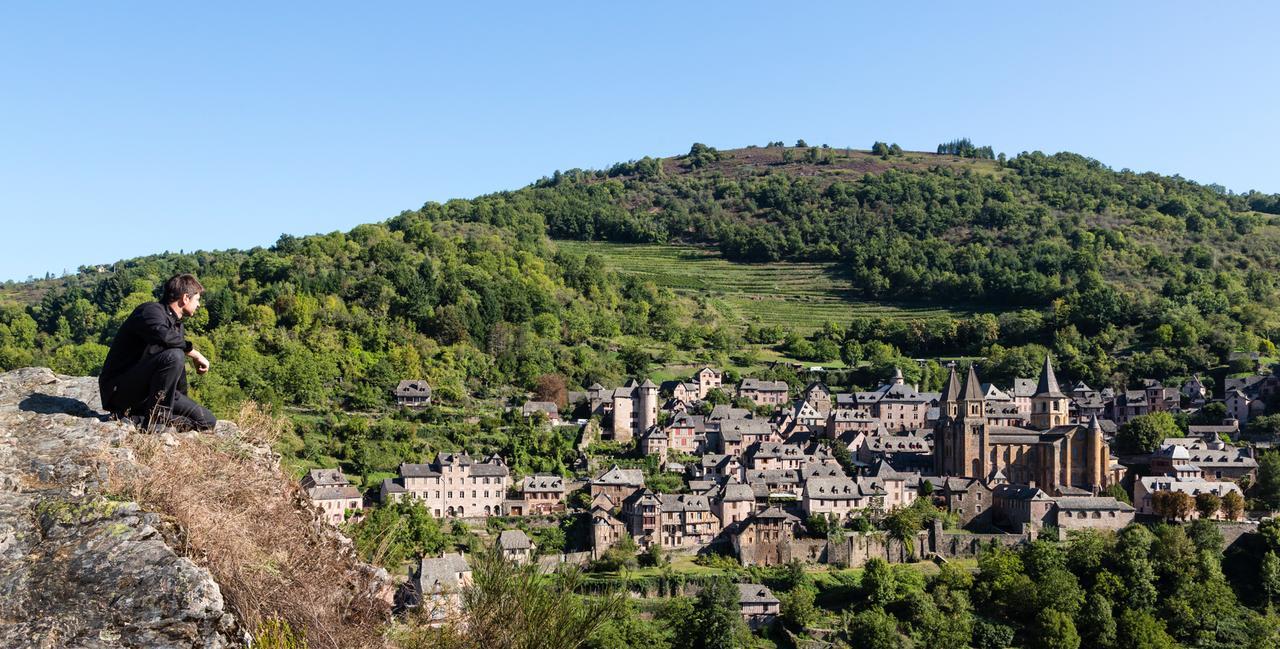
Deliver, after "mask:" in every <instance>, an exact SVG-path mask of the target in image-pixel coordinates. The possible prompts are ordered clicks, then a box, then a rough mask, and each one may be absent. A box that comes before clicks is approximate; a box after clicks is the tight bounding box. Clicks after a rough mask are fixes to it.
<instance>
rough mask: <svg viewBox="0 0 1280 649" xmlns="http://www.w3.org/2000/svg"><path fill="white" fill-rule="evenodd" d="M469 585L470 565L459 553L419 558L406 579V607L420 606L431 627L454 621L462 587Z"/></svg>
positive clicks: (456, 616)
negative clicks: (412, 573)
mask: <svg viewBox="0 0 1280 649" xmlns="http://www.w3.org/2000/svg"><path fill="white" fill-rule="evenodd" d="M469 586H471V566H469V565H468V564H467V559H466V557H464V556H463V555H461V554H453V553H445V554H444V555H443V556H440V557H423V558H422V561H421V562H420V563H419V564H418V570H417V574H415V575H414V576H413V578H412V579H411V580H410V581H409V584H408V596H407V597H406V598H405V603H406V605H407V606H409V607H412V608H421V609H422V610H423V612H424V614H425V617H426V618H427V620H429V622H428V624H429V625H430V626H433V627H438V626H442V625H444V624H447V623H450V622H454V621H457V619H458V618H459V616H460V615H461V613H462V589H464V588H467V587H469Z"/></svg>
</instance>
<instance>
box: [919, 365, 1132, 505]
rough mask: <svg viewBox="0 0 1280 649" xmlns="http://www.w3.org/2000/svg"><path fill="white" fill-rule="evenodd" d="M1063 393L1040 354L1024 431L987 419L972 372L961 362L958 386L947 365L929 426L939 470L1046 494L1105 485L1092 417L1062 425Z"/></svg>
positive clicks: (1106, 459)
mask: <svg viewBox="0 0 1280 649" xmlns="http://www.w3.org/2000/svg"><path fill="white" fill-rule="evenodd" d="M1069 404H1070V398H1069V397H1068V396H1067V395H1066V394H1063V392H1062V390H1061V389H1060V388H1059V387H1058V379H1057V377H1055V376H1054V373H1053V364H1052V362H1051V361H1050V359H1049V358H1048V357H1045V360H1044V369H1042V370H1041V372H1040V380H1039V382H1038V384H1037V385H1036V391H1035V394H1034V395H1033V396H1032V397H1031V416H1030V428H1022V427H1018V426H1006V425H996V424H993V423H989V422H988V419H987V409H986V401H985V397H984V391H983V388H982V385H981V384H980V383H979V382H978V374H977V372H975V371H974V369H973V366H972V365H970V366H969V374H968V376H967V377H966V378H965V380H964V384H963V385H961V384H960V381H959V377H957V376H956V371H955V368H952V369H951V375H950V376H949V377H948V378H947V383H946V385H945V386H943V389H942V398H941V400H940V401H939V404H938V407H939V410H940V412H939V417H938V424H937V428H936V429H935V431H934V461H935V463H936V468H937V471H938V474H939V475H952V476H963V477H966V478H977V479H979V480H983V481H987V482H993V483H1000V482H1008V483H1012V484H1025V485H1034V486H1036V487H1039V488H1040V489H1041V490H1043V491H1045V492H1046V493H1049V494H1053V495H1080V494H1084V493H1089V494H1096V493H1098V492H1100V491H1102V490H1103V489H1105V488H1106V487H1107V486H1108V485H1110V484H1111V480H1112V478H1111V477H1110V476H1109V468H1110V466H1109V465H1110V461H1111V449H1110V448H1109V447H1108V445H1107V442H1106V440H1105V439H1104V437H1103V434H1102V427H1101V426H1100V425H1099V423H1098V420H1097V417H1091V418H1090V420H1089V421H1088V422H1087V423H1079V424H1070V423H1067V422H1068V411H1069Z"/></svg>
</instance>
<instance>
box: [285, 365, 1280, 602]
mask: <svg viewBox="0 0 1280 649" xmlns="http://www.w3.org/2000/svg"><path fill="white" fill-rule="evenodd" d="M411 383H415V382H405V383H402V385H400V386H398V387H397V390H396V397H397V399H399V400H401V403H402V405H406V406H419V405H423V404H424V403H429V399H430V396H429V395H430V389H429V387H427V386H426V385H425V384H421V385H409V384H411ZM417 383H421V382H417ZM729 387H730V386H727V385H725V383H724V378H723V375H722V374H721V372H719V371H718V370H716V369H714V368H710V367H703V368H701V369H699V370H698V371H697V372H695V373H694V374H693V376H692V377H690V378H689V379H688V380H682V381H671V382H667V383H664V384H662V385H661V386H659V385H657V384H655V383H653V382H652V381H650V380H648V379H643V380H635V379H633V380H630V381H628V382H626V383H625V384H624V385H623V386H621V387H618V388H612V389H611V388H605V387H604V386H601V385H599V384H594V385H591V386H589V387H588V389H587V390H585V391H583V392H580V393H570V395H569V396H570V402H571V403H574V404H575V409H576V411H577V412H578V413H582V412H584V411H585V412H586V413H588V414H589V415H590V416H592V417H598V418H599V420H600V421H601V422H602V423H603V425H604V427H605V434H606V435H607V436H610V437H611V438H612V439H614V440H617V441H622V442H627V441H632V440H634V443H635V445H636V446H635V447H636V449H637V451H638V453H640V454H642V455H646V456H655V457H656V458H657V460H658V465H659V466H660V467H661V469H662V470H665V471H667V472H669V473H674V474H678V475H680V476H681V477H682V478H683V485H684V488H683V489H681V490H680V493H660V492H659V491H656V490H654V489H651V488H649V487H648V486H647V485H646V479H645V473H644V471H643V470H641V469H638V468H628V467H627V466H623V465H620V464H615V465H612V466H608V467H601V468H600V469H599V470H598V471H597V472H596V473H594V474H593V475H592V476H591V477H590V479H589V480H587V481H586V482H585V483H573V482H568V481H566V479H565V478H563V477H560V476H542V475H534V476H526V477H524V478H522V479H521V480H520V481H519V482H518V483H513V481H512V476H511V472H510V471H509V470H508V468H507V466H506V464H505V462H504V461H503V459H502V458H500V457H498V456H491V457H480V458H472V457H471V456H469V455H468V454H466V453H458V454H455V453H442V454H440V455H439V456H438V457H437V458H436V459H435V460H434V461H432V462H431V463H428V464H402V465H401V466H400V468H399V475H398V476H397V477H395V478H389V479H387V480H385V481H384V482H383V483H382V485H381V487H380V490H379V495H380V497H381V499H382V501H383V502H394V501H398V500H401V499H403V498H413V499H415V500H417V501H419V502H421V503H423V504H424V505H425V506H426V507H427V509H428V510H429V511H431V513H432V514H433V515H434V516H437V517H441V518H483V517H488V516H498V515H503V516H510V515H515V516H519V515H535V514H554V513H557V512H562V511H564V510H565V508H566V505H565V501H566V497H567V496H568V495H569V494H570V493H571V492H573V491H575V490H577V488H578V487H579V486H582V487H585V490H586V491H587V493H588V495H589V498H590V507H589V512H590V521H591V531H592V533H591V538H592V554H593V556H597V557H598V556H600V555H601V554H603V553H604V552H605V551H606V550H607V549H608V548H609V547H611V546H613V545H614V544H616V543H618V542H619V541H620V540H622V539H623V537H624V536H627V537H630V538H631V539H632V540H633V541H634V542H635V543H636V544H637V546H638V547H640V548H641V549H646V548H650V547H653V546H660V547H663V548H667V549H688V550H693V551H696V550H698V549H701V548H705V547H707V546H709V545H712V544H716V543H723V544H725V545H726V546H728V547H732V548H733V549H734V551H735V552H736V553H737V554H738V556H739V558H740V559H741V560H742V561H743V563H748V564H750V563H771V562H774V561H775V560H777V557H779V556H780V555H779V554H778V553H777V552H776V551H775V550H776V549H777V548H778V547H779V546H780V545H781V544H785V543H788V542H790V541H791V540H793V539H794V538H795V536H796V534H797V532H798V530H799V529H800V528H802V527H804V526H806V524H808V523H809V522H811V521H814V520H815V518H822V519H826V520H827V521H830V522H837V523H838V522H847V521H849V520H851V519H853V518H855V517H858V516H871V517H875V516H878V515H882V514H884V513H888V512H891V511H892V510H894V509H897V508H900V507H907V506H910V505H911V504H912V503H913V502H915V501H916V499H919V498H929V499H931V500H932V501H933V502H934V503H935V504H937V505H939V506H941V507H944V508H946V509H947V510H949V511H950V512H952V513H954V514H955V515H956V517H957V518H958V520H959V522H960V523H961V524H962V525H964V526H965V527H967V528H969V529H973V530H987V531H990V530H1006V531H1023V530H1026V529H1029V528H1044V527H1048V526H1053V527H1056V528H1058V529H1060V530H1075V529H1089V528H1093V529H1119V528H1122V527H1124V526H1125V525H1127V524H1129V523H1130V522H1131V521H1132V520H1133V518H1134V516H1135V514H1142V515H1167V514H1168V512H1167V510H1166V511H1162V509H1161V502H1162V500H1167V498H1165V497H1164V496H1161V495H1160V494H1161V493H1162V492H1166V493H1171V494H1172V493H1181V494H1186V495H1187V496H1189V497H1191V498H1196V497H1198V496H1200V495H1201V494H1212V495H1213V496H1215V497H1216V498H1217V500H1213V499H1208V500H1207V502H1222V503H1223V504H1222V506H1221V508H1220V509H1219V510H1217V511H1212V512H1209V511H1202V509H1203V508H1193V509H1192V510H1191V511H1184V512H1182V513H1181V514H1180V515H1181V516H1185V517H1188V518H1194V517H1198V516H1211V517H1213V518H1215V519H1228V518H1234V517H1238V516H1239V515H1240V510H1241V508H1242V507H1241V506H1242V504H1243V499H1242V498H1241V497H1240V496H1241V495H1242V492H1241V489H1240V487H1239V484H1238V483H1240V482H1241V481H1242V480H1246V479H1252V478H1253V477H1255V476H1256V472H1257V467H1258V463H1257V460H1256V459H1255V457H1254V456H1253V452H1252V450H1251V449H1250V448H1249V447H1246V446H1237V445H1234V444H1231V443H1228V442H1226V441H1223V440H1224V438H1227V439H1237V438H1238V435H1239V432H1240V427H1241V426H1242V425H1244V424H1246V423H1247V422H1248V421H1249V419H1251V418H1253V417H1257V416H1259V415H1261V414H1264V413H1265V404H1266V403H1268V401H1269V400H1272V399H1274V398H1275V395H1277V394H1280V378H1277V377H1276V376H1274V375H1269V374H1260V375H1257V376H1251V377H1247V378H1243V379H1227V381H1226V384H1225V386H1224V388H1225V389H1224V392H1223V396H1222V397H1221V398H1220V399H1219V400H1220V401H1221V402H1222V403H1224V404H1225V406H1226V409H1227V418H1226V419H1225V420H1224V421H1223V422H1222V423H1221V424H1218V425H1212V426H1192V427H1191V430H1190V434H1189V435H1188V436H1187V437H1181V438H1171V439H1167V440H1165V441H1164V443H1163V445H1162V446H1161V448H1159V449H1158V450H1157V451H1155V452H1154V453H1151V454H1150V455H1149V456H1141V457H1138V456H1132V457H1131V456H1126V457H1125V458H1123V460H1124V462H1123V463H1122V462H1121V459H1122V458H1120V457H1118V456H1117V455H1116V454H1115V453H1113V451H1112V448H1111V442H1112V440H1113V437H1114V435H1115V433H1116V430H1117V428H1118V427H1119V426H1120V425H1123V424H1124V423H1125V422H1127V421H1130V420H1132V419H1133V418H1134V417H1138V416H1141V415H1146V414H1150V413H1154V412H1179V411H1183V412H1187V411H1191V412H1194V411H1195V410H1198V409H1199V408H1202V407H1204V406H1205V405H1206V404H1207V403H1209V402H1210V401H1211V395H1210V391H1209V389H1208V387H1207V386H1206V385H1205V384H1204V382H1203V381H1201V379H1200V378H1199V377H1198V376H1197V377H1193V378H1192V379H1190V380H1189V381H1187V382H1186V383H1185V384H1183V385H1182V386H1181V387H1180V388H1172V387H1166V386H1164V385H1162V384H1161V383H1160V382H1158V381H1154V380H1147V381H1143V382H1142V387H1141V389H1137V390H1124V391H1113V390H1111V389H1102V390H1094V389H1093V388H1091V387H1089V386H1088V385H1086V384H1084V383H1083V382H1076V383H1074V384H1070V385H1065V386H1064V385H1060V384H1059V382H1058V380H1057V377H1056V375H1055V372H1054V368H1053V365H1052V362H1051V360H1050V359H1048V358H1046V359H1045V363H1044V366H1043V368H1042V370H1041V373H1040V376H1039V377H1038V378H1036V379H1031V378H1018V379H1015V380H1014V381H1013V383H1012V385H1010V386H996V385H994V384H991V383H984V382H982V381H981V379H980V378H979V377H978V376H977V374H976V372H975V371H974V368H972V367H970V368H969V369H968V372H967V375H965V376H961V375H959V374H958V373H957V372H956V371H955V369H954V368H953V369H952V370H951V372H950V375H949V376H948V378H947V381H946V383H945V384H944V386H943V389H942V390H941V391H940V392H929V391H924V390H920V389H919V387H918V386H914V385H910V384H908V383H907V382H906V380H905V379H904V377H903V375H902V372H900V371H895V372H894V374H893V375H892V376H890V377H889V378H888V379H887V380H886V381H885V383H884V384H883V385H880V386H878V387H877V388H875V389H874V390H869V391H858V392H849V393H837V392H833V391H831V390H829V389H828V388H827V387H826V386H825V385H824V384H822V383H821V382H815V383H812V384H810V385H808V386H806V387H805V388H804V389H803V390H800V391H799V392H798V394H793V392H792V390H791V389H790V387H789V386H788V385H787V384H786V383H785V382H781V381H768V380H761V379H754V378H747V379H743V380H742V381H741V382H740V383H739V384H738V385H737V386H736V387H735V388H734V389H733V390H732V393H733V394H735V395H736V396H737V397H739V398H740V399H739V400H738V401H737V403H738V404H739V405H743V404H742V403H741V401H742V400H744V399H745V400H748V401H750V403H751V404H754V405H755V406H757V407H755V408H742V407H734V406H732V405H717V406H715V407H713V408H710V409H709V410H708V409H707V407H706V406H701V405H700V404H701V403H702V402H704V401H705V400H706V399H707V397H708V395H709V394H710V392H711V391H712V390H722V391H725V392H726V393H728V392H729V391H730V390H729V389H728V388H729ZM1064 388H1065V389H1064ZM759 406H768V407H767V408H761V407H759ZM521 411H522V413H523V414H524V415H526V416H535V415H539V416H542V417H545V418H546V419H548V420H550V421H551V422H552V423H559V422H560V421H561V417H560V411H559V408H558V407H557V406H556V404H554V403H549V402H536V401H533V402H528V403H526V404H524V406H523V407H522V409H521ZM636 465H637V464H632V465H631V466H636ZM1135 468H1137V469H1139V470H1137V471H1134V472H1133V473H1134V475H1133V476H1132V477H1131V478H1130V477H1129V476H1128V474H1129V472H1130V471H1131V470H1132V469H1135ZM1139 474H1141V475H1139ZM1120 484H1125V485H1130V484H1131V485H1132V487H1131V493H1132V496H1133V497H1132V502H1133V503H1134V504H1133V505H1132V506H1131V505H1128V504H1126V503H1125V502H1121V501H1119V500H1117V499H1116V498H1114V497H1111V496H1109V495H1107V494H1108V493H1114V488H1115V485H1120ZM303 487H304V489H305V490H306V492H307V494H308V495H309V496H310V497H311V499H312V500H313V501H314V502H315V503H316V505H317V506H318V508H319V509H320V510H321V512H322V513H323V515H324V516H325V517H326V519H328V520H330V521H332V522H335V523H337V522H341V521H342V520H343V519H344V518H346V517H349V516H352V515H359V513H360V511H361V509H362V508H363V506H364V505H363V502H362V499H361V498H360V494H359V493H358V492H357V491H356V490H355V489H354V488H353V487H351V485H350V484H349V483H347V481H346V478H345V477H344V476H342V474H341V472H340V471H337V470H335V469H326V470H313V471H311V472H310V473H309V474H308V476H307V477H306V478H304V480H303ZM498 541H499V546H500V547H501V549H502V552H503V554H504V556H506V557H507V558H508V559H510V560H513V561H517V562H522V561H528V560H530V558H531V557H532V554H533V552H534V550H535V548H534V546H533V544H532V542H531V541H530V540H529V539H528V537H527V536H526V535H524V534H523V533H522V532H515V531H513V532H510V533H508V532H504V533H503V535H502V536H501V537H500V538H499V539H498ZM469 574H470V573H469V569H467V568H466V561H465V558H463V557H461V556H460V555H445V556H443V557H435V558H424V559H423V560H422V565H421V566H419V570H418V573H417V575H418V576H417V577H415V584H416V588H417V589H418V597H417V601H418V604H419V605H427V604H431V603H432V602H435V603H436V604H439V603H440V602H439V601H437V600H433V597H436V598H437V599H438V596H439V594H440V593H441V592H444V591H447V590H449V589H455V590H456V589H458V588H461V587H463V586H465V585H466V584H467V583H468V580H469ZM741 587H742V588H743V589H744V591H743V594H742V602H743V607H744V608H743V615H744V619H748V620H749V621H752V622H753V623H756V622H760V621H762V620H766V619H767V618H768V617H769V616H771V615H775V614H776V608H777V600H776V598H773V596H772V594H770V593H768V589H765V588H763V587H760V586H756V585H742V586H741ZM748 591H749V592H748ZM433 593H434V595H433ZM748 609H750V610H748Z"/></svg>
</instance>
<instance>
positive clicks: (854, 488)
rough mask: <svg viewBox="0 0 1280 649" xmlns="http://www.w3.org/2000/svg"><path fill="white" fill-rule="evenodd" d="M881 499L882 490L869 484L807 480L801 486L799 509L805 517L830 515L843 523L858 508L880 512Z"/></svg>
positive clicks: (842, 478) (882, 500) (842, 480)
mask: <svg viewBox="0 0 1280 649" xmlns="http://www.w3.org/2000/svg"><path fill="white" fill-rule="evenodd" d="M884 497H885V493H884V491H883V490H882V489H880V488H879V487H878V486H876V485H873V484H872V483H871V482H869V481H854V480H851V479H850V478H847V477H838V478H810V479H809V480H807V481H805V483H804V495H803V497H802V499H801V507H802V508H803V509H804V513H805V515H806V516H813V515H815V514H817V515H831V516H835V517H836V518H838V519H840V520H842V521H843V520H845V519H846V518H848V517H849V515H850V513H851V512H854V511H857V510H860V509H867V508H870V509H875V510H883V509H884Z"/></svg>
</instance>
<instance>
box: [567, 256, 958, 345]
mask: <svg viewBox="0 0 1280 649" xmlns="http://www.w3.org/2000/svg"><path fill="white" fill-rule="evenodd" d="M556 245H558V246H560V247H561V248H562V249H565V250H573V251H576V252H579V253H582V254H586V253H596V254H598V255H600V256H602V257H604V258H605V260H606V262H607V264H608V265H609V266H610V267H611V268H613V269H614V270H616V271H618V272H621V273H627V274H632V275H639V276H642V277H645V278H646V279H649V280H652V281H653V282H654V283H655V284H657V285H658V286H665V287H668V288H671V289H673V290H675V291H677V292H680V293H684V294H689V295H703V296H705V297H707V298H709V299H710V300H711V301H712V302H713V303H714V304H715V305H716V306H717V307H719V308H720V310H721V311H722V312H724V313H726V314H730V315H732V316H734V317H736V318H737V319H738V320H739V321H740V322H742V323H743V324H746V323H748V322H758V323H760V324H765V325H783V326H786V327H792V328H794V329H796V330H797V331H800V332H808V331H812V330H814V329H818V328H820V327H821V326H822V324H823V323H824V322H828V321H829V322H835V323H840V324H843V323H846V322H848V321H849V319H850V318H852V317H854V316H855V315H862V316H871V315H879V316H884V317H888V318H922V317H928V316H930V315H939V314H952V315H967V314H969V313H972V312H971V311H967V310H965V309H955V308H952V309H946V308H940V307H937V306H935V305H911V304H899V303H886V302H870V301H867V300H861V299H858V298H856V297H854V293H853V284H852V283H851V282H850V280H849V279H848V278H847V277H845V276H843V275H842V274H840V273H839V271H838V269H837V268H836V265H835V264H819V263H790V262H777V263H770V264H743V263H736V262H731V261H728V260H726V259H724V258H723V257H721V256H720V255H719V253H717V252H715V251H711V250H705V249H702V248H695V247H691V246H668V245H657V244H619V243H604V242H597V241H591V242H585V241H557V242H556Z"/></svg>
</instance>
